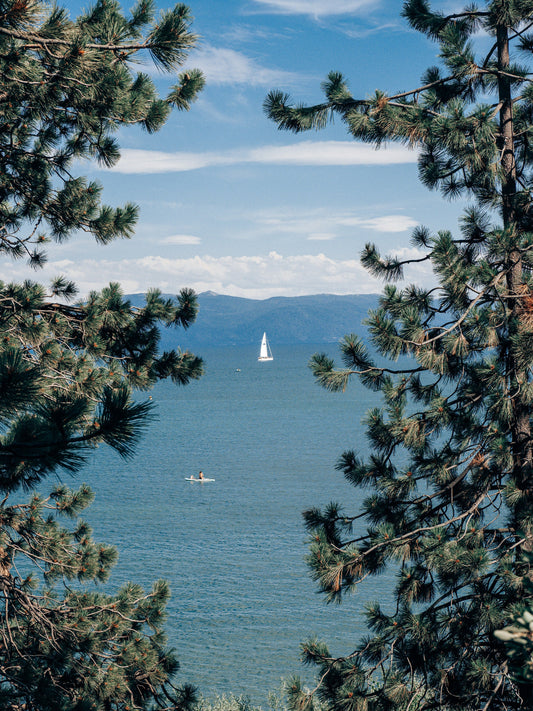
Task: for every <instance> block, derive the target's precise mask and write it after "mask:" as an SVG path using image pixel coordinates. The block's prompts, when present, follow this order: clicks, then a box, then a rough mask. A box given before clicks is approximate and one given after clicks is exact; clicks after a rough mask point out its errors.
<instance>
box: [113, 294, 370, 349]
mask: <svg viewBox="0 0 533 711" xmlns="http://www.w3.org/2000/svg"><path fill="white" fill-rule="evenodd" d="M165 296H166V297H169V296H173V295H171V294H165ZM127 298H128V299H129V300H130V301H131V303H132V304H133V305H134V306H140V305H141V304H142V303H143V301H144V295H143V294H130V295H129V296H128V297H127ZM377 301H378V296H377V294H350V295H344V296H339V295H334V294H315V295H313V296H289V297H286V296H274V297H272V298H270V299H264V300H257V299H245V298H241V297H237V296H225V295H222V294H215V293H214V292H212V291H206V292H203V293H201V294H199V295H198V303H199V312H198V317H197V319H196V322H195V323H194V324H193V325H192V326H191V327H190V328H189V329H188V330H187V331H183V330H179V331H178V333H176V332H175V331H172V333H170V332H165V333H164V334H163V337H162V346H163V347H164V348H169V347H171V348H174V347H175V346H176V341H177V342H178V343H179V345H180V347H181V348H182V349H186V348H189V349H191V350H192V349H195V348H198V347H205V346H234V345H235V346H241V345H249V344H256V345H257V347H259V342H260V340H261V336H262V335H263V332H264V331H266V333H267V335H268V338H269V341H270V343H271V344H272V345H274V344H276V345H277V344H279V345H292V344H298V343H315V344H319V343H336V342H337V341H338V340H339V339H340V338H342V336H344V335H345V334H347V333H357V334H358V335H361V336H362V335H364V333H365V327H364V325H363V320H364V319H365V318H366V316H367V313H368V310H369V309H371V308H375V307H376V306H377Z"/></svg>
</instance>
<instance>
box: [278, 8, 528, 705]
mask: <svg viewBox="0 0 533 711" xmlns="http://www.w3.org/2000/svg"><path fill="white" fill-rule="evenodd" d="M403 16H404V18H406V19H407V21H408V22H409V24H410V25H411V27H412V28H414V29H415V30H418V31H420V32H422V33H423V34H424V35H426V36H427V37H428V38H430V39H431V40H434V41H435V43H436V44H437V46H438V56H439V66H436V67H431V68H430V69H428V70H427V71H426V72H425V74H424V75H423V77H422V80H421V83H420V86H417V87H415V88H414V89H413V90H410V91H402V92H399V93H397V94H395V95H388V94H386V93H384V92H381V91H378V92H376V93H375V95H373V96H371V97H367V98H362V99H358V98H356V97H353V96H352V94H351V93H350V91H349V88H348V85H347V82H346V81H345V79H344V78H343V76H342V75H341V74H339V73H331V74H330V75H329V77H328V79H327V81H326V82H325V83H324V85H323V88H324V93H325V100H324V102H323V103H321V104H318V105H315V106H295V105H293V104H292V103H291V99H290V97H289V96H288V95H286V94H284V93H283V92H280V91H273V92H271V93H270V95H269V96H268V97H267V99H266V101H265V110H266V111H267V113H268V115H269V116H270V117H271V118H272V119H273V120H274V121H276V122H277V124H278V126H279V127H280V128H281V129H286V130H291V131H294V132H299V131H304V130H308V129H312V128H323V127H324V126H325V125H326V124H327V122H328V120H329V118H330V116H331V115H336V116H339V117H340V118H341V119H342V121H343V122H344V123H345V125H346V127H347V130H348V131H349V132H350V133H351V135H352V136H353V137H354V138H355V139H359V140H363V141H367V142H370V143H373V144H375V145H379V144H381V143H385V142H389V141H398V142H400V143H403V144H407V145H410V146H413V147H416V148H417V149H418V150H419V152H420V153H419V174H420V178H421V180H422V181H423V183H424V184H425V185H426V186H428V187H429V188H430V189H438V190H440V191H441V192H442V194H443V195H444V196H446V197H448V198H455V197H459V196H462V197H464V198H469V200H470V201H471V205H470V207H468V208H467V209H466V210H465V213H464V215H463V217H462V219H461V223H460V226H459V229H458V233H457V234H456V235H453V234H451V233H450V232H448V231H439V232H437V233H436V234H433V233H432V231H431V230H429V229H427V228H424V227H419V228H417V229H415V231H414V233H413V236H412V237H413V243H414V245H416V247H417V248H418V249H419V250H420V251H421V252H422V256H421V260H425V261H427V262H428V263H430V264H431V265H432V268H433V271H434V277H435V288H434V289H423V288H420V287H418V286H416V285H411V286H407V287H403V288H400V286H399V285H396V284H394V282H395V281H397V280H398V279H399V278H401V277H402V270H403V267H404V265H405V264H406V262H402V261H401V260H399V259H396V258H386V257H382V256H381V255H380V253H379V251H378V249H377V247H375V246H374V245H367V246H366V247H365V249H364V251H363V255H362V261H363V264H364V265H365V266H366V267H367V268H368V269H369V271H370V272H371V273H372V274H374V275H377V276H379V277H382V278H383V279H384V280H385V281H387V282H389V283H388V284H386V286H385V288H384V292H383V294H382V296H381V298H380V302H379V307H378V308H377V309H375V310H374V311H371V312H370V313H369V316H368V320H367V325H368V330H369V336H370V340H371V347H369V346H367V345H366V344H365V343H363V342H362V341H361V340H360V339H358V338H357V337H356V336H354V335H348V336H346V337H345V338H344V340H343V341H342V343H341V357H342V362H343V365H342V366H341V367H336V366H335V364H334V362H333V361H332V359H330V358H328V357H326V355H324V354H318V355H316V356H314V358H313V360H312V364H311V367H312V370H313V372H314V374H315V376H316V378H317V379H318V381H319V382H320V383H321V384H322V385H323V386H325V387H326V388H329V389H330V390H341V389H343V388H344V387H345V386H346V385H347V383H348V381H349V379H350V378H351V377H352V376H353V375H356V376H359V378H360V379H361V380H362V382H363V383H364V384H365V385H366V386H367V387H368V388H370V389H371V390H375V391H379V392H380V393H381V395H382V398H383V401H382V402H383V405H382V407H379V408H376V409H373V410H370V411H369V412H368V413H367V416H366V426H367V437H368V441H369V444H370V450H371V452H370V454H369V455H368V456H367V455H363V454H362V453H361V452H358V451H347V452H345V453H344V454H343V455H342V456H341V458H340V461H339V462H338V469H339V470H340V471H341V472H343V474H344V476H345V477H346V479H347V480H348V481H349V482H350V483H351V484H353V485H354V486H355V487H357V488H358V489H363V488H365V489H368V490H369V494H368V497H367V498H366V499H364V501H363V503H362V505H361V508H360V510H358V511H355V512H351V511H350V512H347V511H344V510H343V508H342V506H341V505H340V504H336V503H332V504H331V505H329V506H328V507H327V508H326V509H325V510H319V509H315V510H311V511H307V512H306V513H305V521H306V525H307V528H308V530H309V531H310V534H311V549H310V553H309V561H310V566H311V569H312V574H313V576H314V578H315V579H316V580H317V581H318V584H319V586H320V588H321V590H322V591H323V592H324V593H325V594H326V595H327V597H328V599H329V600H337V601H338V600H340V599H341V598H342V597H343V596H344V595H345V593H347V592H349V591H352V590H355V588H356V587H357V585H358V584H359V583H360V582H361V581H363V580H364V579H365V578H367V577H368V576H373V575H378V574H379V573H381V572H382V571H383V570H384V569H385V568H387V569H389V570H391V571H394V572H395V573H396V577H397V582H396V585H395V589H394V596H395V600H396V606H395V609H388V608H387V609H385V608H384V607H383V606H381V605H380V604H379V603H371V604H369V605H368V606H367V609H366V619H367V623H368V627H369V634H368V635H367V636H366V637H365V638H364V639H362V640H360V641H359V642H358V643H357V646H356V648H355V649H354V650H352V651H350V652H349V653H347V655H346V656H345V657H342V658H333V657H332V656H331V655H330V653H329V651H328V648H327V646H326V645H325V644H322V643H320V642H317V641H312V640H311V641H310V642H308V643H307V644H305V645H303V658H304V660H305V661H306V662H308V663H310V664H313V665H315V666H316V667H317V669H318V675H319V679H320V681H319V684H318V686H317V689H316V690H315V691H314V692H310V693H304V692H303V691H302V689H301V688H300V685H299V682H298V681H297V680H295V681H294V684H293V686H292V696H293V706H294V708H303V707H304V706H305V705H306V704H311V703H312V699H313V696H317V697H318V698H320V699H322V700H323V701H325V702H327V703H328V704H329V707H330V708H332V709H333V708H334V709H345V710H346V711H348V710H350V711H352V710H353V711H356V710H357V711H360V710H361V711H362V710H363V709H364V710H365V711H367V710H372V711H377V710H379V711H381V710H383V711H384V710H385V709H410V710H413V709H417V710H418V711H420V710H422V709H450V710H451V709H454V710H459V709H461V711H464V710H474V709H476V710H477V709H484V710H488V709H491V710H494V709H531V708H533V685H532V684H531V676H530V677H529V680H528V678H527V677H526V676H525V675H522V677H521V678H520V677H517V676H516V674H513V673H511V671H510V670H509V664H508V659H507V656H506V650H505V646H504V639H502V638H501V635H500V638H498V637H497V636H496V635H495V631H497V630H498V629H499V628H502V627H503V626H505V625H508V624H510V623H512V622H513V621H515V620H516V619H517V617H518V616H520V614H521V613H522V612H523V611H524V607H526V608H527V607H529V608H531V605H532V602H533V590H532V588H531V585H530V580H531V579H532V577H533V569H532V565H531V558H530V556H528V555H527V554H528V553H529V551H531V549H532V547H533V484H532V482H533V439H532V434H531V412H532V403H533V382H532V370H531V369H532V365H533V279H532V269H533V218H532V215H533V211H532V206H533V203H532V193H531V190H532V177H533V173H532V169H533V150H532V143H531V138H532V135H533V84H532V81H531V79H532V74H531V63H530V61H529V63H528V59H529V60H530V58H531V53H532V51H533V33H532V28H533V2H532V0H491V1H488V0H487V1H486V2H482V3H479V4H478V5H474V4H471V5H469V6H468V7H466V8H465V9H464V10H463V11H459V10H457V11H456V12H454V13H453V14H449V15H445V14H444V13H442V12H436V11H433V10H432V8H431V6H430V3H429V2H428V0H408V1H407V2H405V3H404V6H403ZM480 31H481V32H482V36H484V37H486V36H488V37H489V38H490V43H489V44H490V48H489V49H488V51H486V52H485V53H484V54H480V49H479V46H483V44H482V43H481V45H478V44H477V43H476V37H475V36H476V34H477V33H478V32H480ZM478 54H479V55H480V56H478ZM518 55H520V61H518V60H517V59H516V58H515V57H516V56H518ZM375 352H377V353H379V354H380V355H381V356H384V357H385V358H386V362H385V364H383V359H380V360H379V361H377V360H376V357H375V355H374V353H375ZM365 522H366V525H365ZM522 619H527V620H529V618H528V617H526V618H522ZM503 637H504V638H505V634H504V635H503Z"/></svg>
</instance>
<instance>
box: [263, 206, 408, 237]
mask: <svg viewBox="0 0 533 711" xmlns="http://www.w3.org/2000/svg"><path fill="white" fill-rule="evenodd" d="M360 213H361V210H359V211H358V212H356V211H341V212H338V211H329V210H324V209H322V208H316V209H311V208H310V209H308V210H306V211H305V212H302V211H298V210H285V211H283V210H276V211H275V212H258V213H256V214H254V215H251V216H250V220H251V221H253V222H255V224H257V225H259V226H260V228H262V230H263V231H264V232H268V233H276V232H277V233H281V234H289V235H296V234H299V235H306V237H307V239H309V240H328V241H329V240H332V239H335V238H336V237H338V236H339V233H340V232H341V230H342V232H343V233H344V234H345V233H346V231H347V230H346V228H360V229H362V230H371V231H373V232H383V233H398V232H407V231H408V230H411V229H413V228H414V227H416V226H417V225H418V224H419V223H418V221H417V220H415V219H413V218H412V217H410V216H409V215H401V214H400V215H377V216H372V217H368V216H363V215H361V214H360ZM334 229H336V230H337V231H336V232H334V231H333V230H334ZM350 232H352V233H353V230H350Z"/></svg>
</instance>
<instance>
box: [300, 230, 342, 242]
mask: <svg viewBox="0 0 533 711" xmlns="http://www.w3.org/2000/svg"><path fill="white" fill-rule="evenodd" d="M335 237H336V235H335V233H334V232H311V234H310V235H309V236H308V237H307V239H308V240H311V241H312V242H313V241H314V242H330V241H331V240H332V239H335Z"/></svg>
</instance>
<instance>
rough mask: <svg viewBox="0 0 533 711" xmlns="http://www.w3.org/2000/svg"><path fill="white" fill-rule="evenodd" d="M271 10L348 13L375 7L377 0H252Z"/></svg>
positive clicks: (298, 12)
mask: <svg viewBox="0 0 533 711" xmlns="http://www.w3.org/2000/svg"><path fill="white" fill-rule="evenodd" d="M254 1H255V3H256V4H259V5H261V6H263V7H264V8H265V10H267V11H268V10H270V11H271V12H276V13H281V14H284V15H312V16H314V17H321V16H325V15H348V14H353V13H356V12H359V11H360V10H363V9H364V10H366V9H368V8H369V7H375V6H377V5H378V4H379V0H254Z"/></svg>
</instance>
